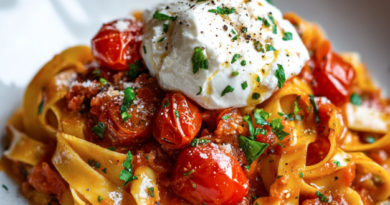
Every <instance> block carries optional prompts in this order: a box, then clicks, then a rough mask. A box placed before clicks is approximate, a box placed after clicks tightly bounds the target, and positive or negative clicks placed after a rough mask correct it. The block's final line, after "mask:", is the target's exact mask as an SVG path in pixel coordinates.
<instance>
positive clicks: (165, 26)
mask: <svg viewBox="0 0 390 205" xmlns="http://www.w3.org/2000/svg"><path fill="white" fill-rule="evenodd" d="M168 29H169V24H166V23H165V24H164V27H163V31H164V32H165V33H166V32H168Z"/></svg>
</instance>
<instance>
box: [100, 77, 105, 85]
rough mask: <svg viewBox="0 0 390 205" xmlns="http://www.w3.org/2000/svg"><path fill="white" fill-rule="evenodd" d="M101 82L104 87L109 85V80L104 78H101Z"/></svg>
mask: <svg viewBox="0 0 390 205" xmlns="http://www.w3.org/2000/svg"><path fill="white" fill-rule="evenodd" d="M99 82H100V83H101V84H102V85H105V84H107V80H106V79H104V78H100V79H99Z"/></svg>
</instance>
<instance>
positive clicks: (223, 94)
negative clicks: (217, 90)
mask: <svg viewBox="0 0 390 205" xmlns="http://www.w3.org/2000/svg"><path fill="white" fill-rule="evenodd" d="M233 91H234V88H232V86H230V85H228V86H227V87H226V88H225V89H224V90H223V91H222V93H221V97H223V96H225V95H226V94H227V93H231V92H233Z"/></svg>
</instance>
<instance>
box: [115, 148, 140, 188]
mask: <svg viewBox="0 0 390 205" xmlns="http://www.w3.org/2000/svg"><path fill="white" fill-rule="evenodd" d="M132 160H133V155H132V154H131V152H130V151H129V152H128V153H127V156H126V160H125V161H124V162H123V164H122V166H123V167H124V168H125V170H122V171H121V174H120V176H119V179H120V180H123V181H125V183H124V184H123V186H126V185H127V184H128V183H130V182H131V181H133V180H136V179H138V177H137V176H133V165H132V164H131V161H132Z"/></svg>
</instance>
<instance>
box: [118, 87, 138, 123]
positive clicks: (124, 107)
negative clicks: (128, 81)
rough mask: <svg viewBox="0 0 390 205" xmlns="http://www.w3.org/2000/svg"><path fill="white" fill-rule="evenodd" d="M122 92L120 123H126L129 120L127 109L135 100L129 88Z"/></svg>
mask: <svg viewBox="0 0 390 205" xmlns="http://www.w3.org/2000/svg"><path fill="white" fill-rule="evenodd" d="M123 92H124V94H125V96H124V97H123V103H122V106H121V116H122V121H123V122H126V121H127V120H129V119H130V118H131V115H130V114H129V109H130V106H131V104H133V101H134V99H135V93H134V90H133V88H131V87H128V88H126V89H125V90H124V91H123Z"/></svg>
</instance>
